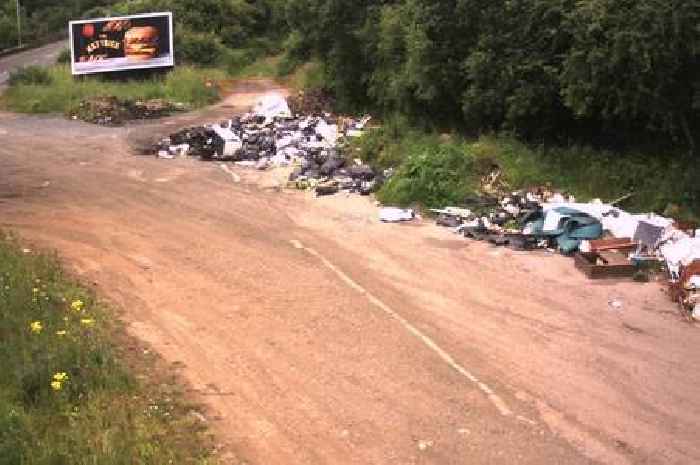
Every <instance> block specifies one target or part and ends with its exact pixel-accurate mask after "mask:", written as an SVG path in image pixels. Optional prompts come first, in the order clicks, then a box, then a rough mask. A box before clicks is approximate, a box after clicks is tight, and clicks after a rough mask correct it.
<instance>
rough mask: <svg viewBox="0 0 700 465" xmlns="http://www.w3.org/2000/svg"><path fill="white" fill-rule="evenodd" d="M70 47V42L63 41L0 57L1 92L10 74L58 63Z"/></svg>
mask: <svg viewBox="0 0 700 465" xmlns="http://www.w3.org/2000/svg"><path fill="white" fill-rule="evenodd" d="M66 47H68V40H67V39H66V40H61V41H59V42H54V43H51V44H48V45H44V46H43V47H39V48H34V49H30V50H27V51H24V52H18V53H14V54H12V55H7V56H4V57H0V91H2V89H3V86H4V85H5V84H6V83H7V80H8V79H9V78H10V72H11V71H13V70H15V69H17V68H21V67H23V66H31V65H41V66H45V65H50V64H53V63H55V62H56V60H57V59H58V55H59V54H60V53H61V50H63V48H66Z"/></svg>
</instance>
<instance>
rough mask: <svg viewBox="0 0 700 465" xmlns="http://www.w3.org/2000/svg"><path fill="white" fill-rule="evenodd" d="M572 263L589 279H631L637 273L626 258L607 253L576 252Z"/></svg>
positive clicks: (617, 254) (635, 268)
mask: <svg viewBox="0 0 700 465" xmlns="http://www.w3.org/2000/svg"><path fill="white" fill-rule="evenodd" d="M574 261H575V263H576V268H578V269H579V270H581V271H583V273H584V274H585V275H586V276H588V277H589V278H590V279H606V278H631V277H632V276H633V275H634V273H635V272H636V271H637V267H636V266H634V265H633V264H632V263H631V262H630V261H629V259H628V258H627V257H626V256H624V255H622V254H619V253H614V252H609V251H601V252H596V253H593V252H591V253H586V252H577V253H576V255H574Z"/></svg>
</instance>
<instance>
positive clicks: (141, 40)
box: [124, 26, 159, 60]
mask: <svg viewBox="0 0 700 465" xmlns="http://www.w3.org/2000/svg"><path fill="white" fill-rule="evenodd" d="M158 40H159V34H158V29H156V28H155V27H153V26H144V27H132V28H131V29H129V30H128V31H126V34H125V35H124V51H125V54H126V57H127V58H129V59H130V60H151V59H153V58H155V57H156V56H158Z"/></svg>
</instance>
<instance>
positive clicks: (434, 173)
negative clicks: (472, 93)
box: [352, 120, 700, 220]
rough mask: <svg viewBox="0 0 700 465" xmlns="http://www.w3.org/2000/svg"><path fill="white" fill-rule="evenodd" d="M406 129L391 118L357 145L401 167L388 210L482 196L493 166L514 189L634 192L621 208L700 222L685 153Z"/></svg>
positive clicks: (605, 194) (611, 196) (590, 194)
mask: <svg viewBox="0 0 700 465" xmlns="http://www.w3.org/2000/svg"><path fill="white" fill-rule="evenodd" d="M408 127H409V126H408V125H407V124H406V123H405V122H403V121H401V120H388V121H387V122H385V124H384V125H383V126H382V127H381V128H378V129H374V130H372V131H370V132H369V133H368V134H366V135H365V136H364V137H363V138H362V139H360V140H359V141H358V142H356V144H355V145H354V146H353V147H352V149H353V150H354V152H353V153H354V154H357V155H359V156H360V157H361V158H362V159H363V160H365V161H367V162H369V163H371V164H373V165H374V166H377V167H380V168H387V167H394V168H396V169H397V171H396V175H395V176H394V177H392V178H391V179H390V180H389V181H388V182H387V183H386V184H385V185H384V186H383V188H382V189H381V190H380V191H379V193H378V197H379V200H381V201H382V202H385V203H388V204H398V205H408V204H413V203H420V204H422V205H424V206H426V207H442V206H445V205H449V204H456V205H459V204H460V203H461V202H462V200H463V199H464V197H465V196H466V195H471V194H475V193H478V189H479V187H480V186H479V181H480V178H481V176H483V175H484V174H487V172H488V171H489V170H490V169H491V167H492V166H493V165H494V164H495V165H498V166H499V167H500V168H501V170H502V172H503V176H504V180H505V181H506V182H507V184H508V186H510V188H512V189H521V188H527V187H533V186H540V185H546V184H549V185H551V186H553V187H555V188H557V189H561V190H564V191H566V192H569V193H571V194H574V195H575V196H576V197H577V199H579V200H581V201H589V200H592V199H594V198H601V199H602V200H603V201H613V200H615V199H617V198H620V197H621V196H623V195H625V194H628V193H634V196H633V197H631V198H630V199H629V200H627V201H626V202H625V203H624V204H623V205H622V206H623V207H624V208H626V209H629V210H631V211H653V212H657V213H661V214H667V215H671V216H674V217H675V218H677V219H685V220H697V219H698V218H699V217H700V185H699V184H698V183H697V180H696V179H695V175H694V173H695V172H696V171H695V170H694V169H693V167H694V165H695V164H696V163H697V161H696V160H693V159H691V158H687V157H684V156H683V155H681V154H676V153H674V154H663V155H661V154H645V153H623V154H620V153H613V152H606V151H600V150H595V149H592V148H588V147H568V148H562V147H544V146H540V147H531V146H528V145H525V144H523V143H520V142H518V141H516V140H515V139H513V138H512V137H509V136H505V135H503V136H484V137H481V138H479V139H478V140H468V139H463V138H460V137H457V136H453V135H442V136H441V135H437V134H430V133H424V132H421V131H417V130H412V129H408ZM661 173H663V175H661Z"/></svg>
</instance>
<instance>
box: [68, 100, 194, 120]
mask: <svg viewBox="0 0 700 465" xmlns="http://www.w3.org/2000/svg"><path fill="white" fill-rule="evenodd" d="M185 109H186V108H185V106H184V105H183V104H179V103H172V102H169V101H167V100H163V99H151V100H135V101H133V100H120V99H119V98H117V97H92V98H89V99H87V100H83V101H82V102H80V103H79V104H78V105H77V106H76V107H75V108H73V109H72V110H70V111H69V116H70V117H71V118H72V119H74V120H78V119H79V120H82V121H86V122H88V123H93V124H100V125H107V126H120V125H123V124H124V123H126V122H127V121H132V120H139V119H151V118H160V117H163V116H167V115H170V114H172V113H173V112H176V111H183V110H185Z"/></svg>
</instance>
